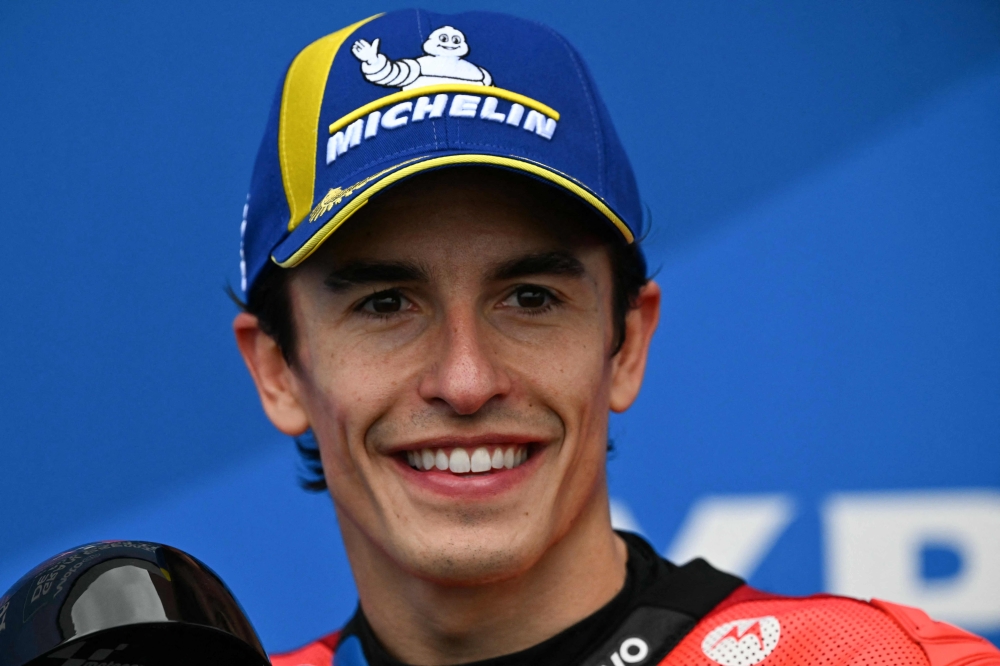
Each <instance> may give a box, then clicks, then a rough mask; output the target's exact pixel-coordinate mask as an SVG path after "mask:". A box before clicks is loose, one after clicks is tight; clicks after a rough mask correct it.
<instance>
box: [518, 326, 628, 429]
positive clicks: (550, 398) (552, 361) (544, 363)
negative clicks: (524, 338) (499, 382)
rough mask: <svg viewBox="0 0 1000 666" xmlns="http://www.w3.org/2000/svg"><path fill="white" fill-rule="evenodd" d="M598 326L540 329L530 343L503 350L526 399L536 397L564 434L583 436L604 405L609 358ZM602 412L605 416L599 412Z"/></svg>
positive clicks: (605, 402) (607, 389) (603, 336)
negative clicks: (557, 419) (556, 417)
mask: <svg viewBox="0 0 1000 666" xmlns="http://www.w3.org/2000/svg"><path fill="white" fill-rule="evenodd" d="M606 346H607V341H606V340H605V335H604V332H603V331H602V330H601V329H600V327H599V326H592V327H590V328H588V327H587V326H586V324H582V325H581V326H577V327H567V328H560V329H555V330H551V331H545V332H543V333H542V334H541V335H539V336H538V339H535V340H533V341H532V344H515V345H511V346H510V348H509V349H508V350H507V351H506V352H505V353H504V356H505V357H506V358H505V359H504V360H505V364H506V365H507V367H509V368H511V370H512V371H513V372H514V373H515V374H516V376H518V377H519V378H520V382H519V383H522V384H523V386H524V388H525V390H526V392H527V393H528V398H529V399H537V400H539V401H541V402H543V403H544V404H545V406H546V407H548V408H549V409H552V410H553V411H555V412H556V413H557V414H558V415H559V417H560V418H561V419H562V420H563V421H564V425H565V427H566V429H567V435H568V436H571V437H573V436H574V435H573V433H578V435H583V436H584V437H586V436H587V435H586V434H585V432H582V431H589V430H591V429H592V427H593V423H592V422H593V421H594V420H595V419H596V420H597V421H600V422H603V419H604V418H606V413H607V409H608V392H609V390H610V384H611V382H610V378H611V374H610V367H611V365H610V364H611V362H610V359H608V357H607V350H606ZM602 414H605V417H602V416H601V415H602Z"/></svg>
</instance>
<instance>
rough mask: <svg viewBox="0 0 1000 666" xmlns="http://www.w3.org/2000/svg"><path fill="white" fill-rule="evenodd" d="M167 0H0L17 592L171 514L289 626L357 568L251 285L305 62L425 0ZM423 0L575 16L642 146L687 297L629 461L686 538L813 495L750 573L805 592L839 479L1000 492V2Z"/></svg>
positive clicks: (336, 607)
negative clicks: (300, 477)
mask: <svg viewBox="0 0 1000 666" xmlns="http://www.w3.org/2000/svg"><path fill="white" fill-rule="evenodd" d="M165 4H166V3H138V2H135V3H83V2H68V1H64V2H46V3H20V2H12V1H10V0H8V1H6V2H4V3H3V4H2V5H0V91H2V93H0V118H2V121H3V122H0V146H3V150H2V151H0V201H2V205H3V222H2V233H3V237H4V239H5V240H6V251H5V252H4V257H5V261H4V265H3V268H4V273H5V275H4V279H3V280H2V286H0V289H2V293H3V300H2V303H3V306H2V309H0V312H2V314H0V396H2V400H0V588H5V587H6V586H7V585H9V584H10V583H13V581H14V580H15V579H16V578H17V577H19V576H20V575H21V574H22V573H24V572H25V571H26V570H27V569H28V568H30V567H31V566H33V565H34V564H36V563H37V562H38V561H40V560H42V559H44V558H45V557H47V556H49V555H51V554H53V553H54V552H56V551H57V550H60V549H64V548H67V547H70V546H74V545H77V544H78V543H81V542H84V541H89V540H94V539H98V538H150V539H158V540H162V541H166V542H168V543H171V544H173V545H177V546H179V547H182V548H185V549H186V550H188V551H190V552H192V553H193V554H194V555H196V556H198V557H200V558H201V559H203V560H205V561H206V562H208V563H209V564H210V565H211V566H213V567H214V568H215V569H216V570H218V571H219V572H220V574H221V575H222V576H223V577H224V579H225V580H227V582H229V583H230V585H231V587H232V588H233V589H234V590H235V592H236V594H237V596H238V597H239V598H240V600H241V601H242V602H243V604H244V606H246V608H247V610H248V612H249V614H250V616H251V618H252V619H253V621H254V623H255V624H256V626H257V628H258V630H259V631H260V633H261V635H262V638H263V640H264V642H265V645H266V646H267V647H268V648H269V649H272V650H275V649H284V648H289V647H292V646H294V645H296V644H299V643H301V642H304V641H305V640H308V639H310V638H313V637H315V636H318V635H319V634H321V633H325V632H326V631H329V630H332V629H333V628H335V627H336V626H337V625H338V624H339V623H340V622H341V621H342V620H343V619H344V618H345V617H346V616H347V615H348V614H349V613H350V612H351V610H352V608H353V606H354V603H355V601H354V592H353V588H352V582H351V577H350V572H349V570H348V568H347V564H346V560H345V557H344V555H343V552H342V548H341V546H340V544H339V535H338V533H337V528H336V524H335V520H334V517H333V512H332V509H331V507H330V506H329V500H328V499H327V498H326V497H325V496H323V495H309V494H306V493H304V492H302V491H300V490H299V489H298V488H297V487H296V474H297V461H296V458H295V453H294V450H293V447H292V445H291V443H290V442H289V441H287V440H286V439H285V438H283V437H282V436H280V435H279V434H277V433H276V431H274V430H273V429H272V428H271V426H270V425H269V424H268V422H267V421H266V419H265V418H264V416H263V415H262V413H261V411H260V408H259V405H258V403H257V398H256V395H255V392H254V390H253V387H252V385H251V382H250V380H249V378H248V376H247V375H246V372H245V370H244V368H243V366H242V362H241V360H240V359H239V357H238V355H237V353H236V350H235V347H234V345H233V343H232V339H231V333H230V329H229V322H230V320H231V318H232V316H233V314H234V308H233V306H232V304H231V303H230V302H229V301H228V300H227V299H226V297H225V296H224V294H223V287H224V285H226V284H227V283H231V284H238V270H237V261H238V255H237V250H238V242H239V222H240V217H241V211H242V207H243V203H244V200H245V197H246V191H247V187H248V183H249V176H250V169H251V166H252V163H253V158H254V155H255V153H256V150H257V145H258V142H259V139H260V135H261V133H262V131H263V127H264V122H265V120H266V114H267V111H268V109H269V104H270V100H271V95H272V93H273V91H274V86H275V84H276V82H277V81H278V79H279V77H280V75H281V74H282V72H283V70H284V68H285V67H286V65H287V64H288V62H289V61H290V59H291V58H292V57H293V56H294V54H295V53H296V52H297V50H298V49H299V48H301V47H302V46H304V45H305V44H306V43H308V42H310V41H312V40H313V39H316V38H318V37H320V36H322V35H323V34H326V33H328V32H332V31H333V30H335V29H338V28H340V27H342V26H344V25H347V24H349V23H351V22H354V21H356V20H358V19H360V18H363V17H365V16H368V15H370V14H373V13H376V12H378V11H383V10H387V9H393V8H396V7H400V6H406V5H405V4H402V3H395V2H386V3H383V4H380V5H369V4H367V3H361V2H355V3H336V2H311V1H304V0H303V1H301V2H294V3H287V2H281V3H278V2H274V3H262V2H228V3H224V2H198V3H169V6H165ZM423 6H425V7H427V8H428V9H431V10H434V11H443V12H449V11H459V10H462V9H468V8H489V9H495V10H502V11H508V12H511V13H516V14H519V15H521V16H525V17H530V18H535V19H538V20H541V21H544V22H546V23H548V24H550V25H552V26H553V27H555V28H556V29H557V30H559V31H560V32H562V33H563V34H565V35H566V36H567V37H568V38H569V39H570V40H571V41H572V42H573V43H574V44H575V45H576V46H577V47H578V49H579V50H580V51H581V52H582V54H583V55H584V57H585V58H586V59H587V60H588V62H589V64H590V66H591V68H592V71H593V73H594V75H595V78H596V79H597V81H598V84H599V86H600V88H601V90H602V93H603V95H604V98H605V100H606V102H607V105H608V107H609V109H610V111H611V114H612V117H613V118H614V119H615V121H616V123H617V126H618V129H619V134H620V135H621V138H622V140H623V142H624V144H625V146H626V148H627V150H628V151H629V154H630V155H631V157H632V160H633V163H634V166H635V169H636V172H637V174H638V178H639V184H640V189H641V192H642V193H643V197H644V199H645V201H646V202H647V203H648V205H649V207H650V210H651V212H652V214H653V219H654V230H653V232H652V234H651V235H650V237H649V238H648V241H647V244H646V247H647V252H648V255H649V257H650V260H651V264H652V265H653V266H654V267H655V268H657V269H658V271H659V275H658V280H659V281H660V282H661V284H662V285H663V287H664V292H665V303H664V313H663V318H662V323H661V328H660V331H659V333H658V335H657V338H656V340H655V343H654V350H653V354H652V361H651V365H650V368H649V374H648V378H647V383H646V386H645V388H644V392H643V394H642V395H641V397H640V399H639V402H638V404H637V405H636V406H635V407H634V408H633V409H632V410H631V411H630V412H629V413H628V414H626V415H624V416H623V417H620V418H615V419H614V420H613V427H612V429H613V435H614V437H615V440H616V443H617V446H618V453H617V455H616V457H615V459H614V460H613V461H612V462H611V463H610V479H611V487H612V493H613V494H614V495H615V496H616V497H618V498H620V499H621V500H623V501H624V502H626V503H627V504H628V506H629V507H630V508H631V510H632V513H633V514H634V516H635V519H636V520H637V521H638V522H639V523H640V524H641V525H642V528H643V529H644V531H645V533H646V534H647V536H648V537H649V538H650V540H651V541H652V542H653V544H654V545H655V546H656V547H657V548H659V549H664V548H666V547H667V545H668V544H669V543H670V541H671V538H672V537H673V535H674V534H675V533H676V532H677V530H678V528H679V526H680V525H681V524H682V521H683V520H684V517H685V515H686V514H687V512H688V509H689V508H690V507H691V506H692V503H693V502H695V501H696V499H697V498H698V497H700V496H703V495H705V494H707V493H715V494H719V493H783V494H786V495H788V496H790V497H793V498H794V499H795V502H796V504H797V506H798V513H797V516H796V518H795V520H794V521H793V522H792V523H791V525H790V526H789V527H788V529H787V530H786V531H785V532H784V533H783V534H782V535H781V536H780V538H779V539H778V541H777V543H776V544H775V545H774V547H773V549H771V550H770V551H769V553H768V554H767V556H766V557H765V559H764V560H763V562H762V564H761V566H760V567H759V568H758V569H757V570H756V572H755V573H754V575H753V577H752V578H751V581H752V582H753V583H755V584H757V585H758V586H762V587H765V588H768V589H771V590H774V591H778V592H785V593H794V594H802V593H809V592H814V591H819V590H821V589H822V588H823V585H824V573H823V557H822V536H821V531H822V530H821V524H820V511H819V509H820V506H821V504H822V502H823V501H824V499H825V498H827V497H828V496H829V495H830V494H831V493H832V492H835V491H844V490H848V491H850V490H899V489H930V488H947V489H961V488H987V489H990V488H992V489H997V488H1000V223H998V220H1000V4H997V3H996V2H993V1H990V0H983V1H981V2H972V1H968V2H963V1H959V0H950V1H941V2H912V1H911V0H900V1H898V2H889V1H883V2H843V1H841V0H822V1H820V0H814V1H813V2H809V3H802V2H799V1H797V0H789V1H778V0H775V1H771V2H729V1H725V0H717V1H708V0H690V1H686V2H648V3H631V4H629V3H620V2H607V3H599V2H586V1H581V0H575V1H573V2H569V1H562V0H559V1H549V2H544V3H540V2H537V1H530V2H529V1H521V0H508V1H507V2H503V3H499V2H462V3H458V2H450V1H443V0H442V1H436V2H426V3H424V5H423ZM942 557H944V560H945V561H946V562H945V564H944V565H942V566H944V567H945V568H946V569H947V567H948V566H951V565H949V564H947V558H948V554H947V553H944V554H943V555H942ZM997 566H1000V565H997ZM991 638H993V639H994V640H997V639H1000V633H998V634H991Z"/></svg>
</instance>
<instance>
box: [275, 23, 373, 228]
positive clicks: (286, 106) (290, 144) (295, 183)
mask: <svg viewBox="0 0 1000 666" xmlns="http://www.w3.org/2000/svg"><path fill="white" fill-rule="evenodd" d="M377 16H378V15H376V16H372V17H369V18H366V19H364V20H362V21H358V22H357V23H355V24H353V25H349V26H347V27H346V28H343V29H342V30H338V31H337V32H334V33H332V34H329V35H327V36H326V37H323V38H321V39H317V40H316V41H315V42H313V43H312V44H310V45H309V46H307V47H305V48H304V49H302V51H300V52H299V54H298V55H297V56H296V57H295V60H293V61H292V64H291V66H290V67H289V68H288V73H287V74H286V75H285V86H284V90H283V91H282V96H281V116H280V119H279V126H278V158H279V160H280V162H281V175H282V182H283V183H284V186H285V196H286V197H287V198H288V207H289V209H290V210H291V214H290V217H289V220H288V230H289V231H291V230H292V229H294V228H295V225H296V224H298V223H299V222H300V221H301V220H302V218H303V217H305V216H306V215H307V214H308V213H309V210H310V209H311V208H312V204H313V201H312V199H313V187H314V184H315V179H316V170H315V159H314V155H315V151H316V143H317V135H318V134H319V129H318V127H317V125H318V123H319V114H320V107H321V105H322V104H323V92H324V90H325V89H326V81H327V77H328V76H329V74H330V66H331V65H332V64H333V58H334V56H335V55H336V53H337V50H338V49H339V48H340V46H341V44H343V43H344V40H345V39H347V38H348V37H349V36H350V35H351V33H353V32H354V31H355V30H356V29H357V28H358V27H360V26H362V25H364V24H365V23H368V22H369V21H371V20H372V19H374V18H376V17H377Z"/></svg>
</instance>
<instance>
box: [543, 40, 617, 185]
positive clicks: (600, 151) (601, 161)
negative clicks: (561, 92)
mask: <svg viewBox="0 0 1000 666" xmlns="http://www.w3.org/2000/svg"><path fill="white" fill-rule="evenodd" d="M536 25H539V26H541V27H542V28H544V29H545V30H546V31H548V32H549V33H550V34H551V35H552V36H554V37H555V38H556V39H558V40H559V43H560V44H562V46H563V48H564V49H565V50H566V53H567V54H568V55H569V59H570V60H571V61H572V63H573V68H574V69H575V70H576V76H577V78H578V79H579V81H580V85H581V86H582V87H583V90H584V96H585V97H586V99H587V107H588V108H589V110H590V123H591V126H592V127H593V128H594V139H595V143H596V144H597V162H598V165H597V182H598V185H599V186H600V188H601V191H602V192H603V191H605V190H606V189H607V187H606V185H605V182H604V180H605V176H606V173H605V166H604V165H605V162H606V159H605V154H604V153H605V145H604V133H603V132H602V131H601V127H600V123H599V122H598V114H597V107H596V105H595V103H594V94H593V91H592V90H591V86H590V83H589V82H588V81H587V77H586V76H584V73H583V68H582V67H581V66H580V62H579V60H578V58H577V56H576V52H575V51H574V50H573V47H572V46H570V44H569V42H568V41H566V38H565V37H563V36H562V35H561V34H559V33H558V32H556V31H555V30H553V29H552V28H550V27H549V26H547V25H545V24H544V23H537V22H536Z"/></svg>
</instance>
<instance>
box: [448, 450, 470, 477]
mask: <svg viewBox="0 0 1000 666" xmlns="http://www.w3.org/2000/svg"><path fill="white" fill-rule="evenodd" d="M448 469H450V470H451V473H452V474H468V473H469V470H471V469H472V465H471V464H470V461H469V453H468V452H467V451H466V450H465V449H452V450H451V457H450V458H448Z"/></svg>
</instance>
